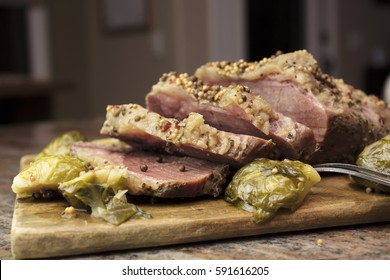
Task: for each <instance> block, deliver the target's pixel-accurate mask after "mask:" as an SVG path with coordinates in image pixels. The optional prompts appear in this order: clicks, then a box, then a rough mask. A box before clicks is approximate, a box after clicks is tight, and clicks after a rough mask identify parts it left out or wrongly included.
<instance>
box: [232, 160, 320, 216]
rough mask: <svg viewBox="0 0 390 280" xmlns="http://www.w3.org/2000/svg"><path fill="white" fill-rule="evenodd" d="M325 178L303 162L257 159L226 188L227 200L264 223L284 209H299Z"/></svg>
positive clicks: (237, 174)
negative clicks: (313, 188) (311, 190)
mask: <svg viewBox="0 0 390 280" xmlns="http://www.w3.org/2000/svg"><path fill="white" fill-rule="evenodd" d="M320 180H321V177H320V176H319V174H318V173H317V171H315V169H314V168H313V167H311V166H310V165H307V164H304V163H302V162H300V161H290V160H283V161H276V160H270V159H265V158H261V159H256V160H254V161H253V162H251V163H249V164H248V165H246V166H244V167H242V168H241V169H240V170H239V171H238V172H237V173H236V174H235V175H234V177H233V179H232V181H231V182H230V184H229V185H228V187H227V188H226V190H225V199H226V201H228V202H230V203H233V204H234V205H236V206H237V207H239V208H241V209H243V210H245V211H248V212H251V213H253V220H254V221H255V222H256V223H262V222H265V221H267V220H269V219H271V218H272V217H273V216H274V215H275V213H276V211H277V210H278V209H279V208H280V207H283V208H290V209H291V210H295V209H296V208H298V207H299V206H300V205H301V204H302V202H303V200H304V198H305V197H306V195H307V193H308V192H309V190H310V188H311V186H313V185H314V184H316V183H318V182H319V181H320Z"/></svg>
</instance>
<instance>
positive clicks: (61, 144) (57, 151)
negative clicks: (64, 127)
mask: <svg viewBox="0 0 390 280" xmlns="http://www.w3.org/2000/svg"><path fill="white" fill-rule="evenodd" d="M78 141H87V137H85V136H84V135H82V134H81V133H79V132H77V131H69V132H65V133H64V134H62V135H60V136H58V137H56V138H55V139H53V140H52V141H50V143H49V144H47V146H46V147H45V148H44V149H43V150H42V151H41V152H40V153H39V154H38V156H37V159H39V158H41V157H44V156H48V155H69V154H70V147H71V146H72V144H73V143H75V142H78Z"/></svg>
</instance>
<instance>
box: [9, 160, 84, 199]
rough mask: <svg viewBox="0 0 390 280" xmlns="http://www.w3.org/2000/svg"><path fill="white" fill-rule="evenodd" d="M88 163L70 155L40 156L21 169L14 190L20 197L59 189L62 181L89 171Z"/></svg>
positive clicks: (13, 185) (14, 182) (15, 179)
mask: <svg viewBox="0 0 390 280" xmlns="http://www.w3.org/2000/svg"><path fill="white" fill-rule="evenodd" d="M88 170H89V169H88V166H87V164H86V163H85V162H84V161H82V160H80V159H78V158H75V157H71V156H68V155H50V156H44V157H40V158H39V159H37V160H36V161H34V162H32V163H31V164H30V165H29V166H28V167H27V168H25V169H24V170H23V171H21V172H20V173H19V174H18V175H17V176H16V177H15V178H14V180H13V183H12V186H11V188H12V190H13V191H14V192H15V193H16V194H18V196H19V197H27V196H32V195H33V194H35V193H42V192H44V191H47V190H54V191H56V190H57V189H58V186H59V184H60V183H62V182H66V181H69V180H71V179H73V178H76V177H78V176H79V175H80V172H82V171H84V172H85V171H88Z"/></svg>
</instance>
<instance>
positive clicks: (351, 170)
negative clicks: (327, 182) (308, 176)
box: [313, 163, 390, 192]
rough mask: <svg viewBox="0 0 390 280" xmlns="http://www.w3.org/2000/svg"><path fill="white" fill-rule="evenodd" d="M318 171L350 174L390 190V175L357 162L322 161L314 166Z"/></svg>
mask: <svg viewBox="0 0 390 280" xmlns="http://www.w3.org/2000/svg"><path fill="white" fill-rule="evenodd" d="M313 167H314V169H315V170H317V172H334V173H341V174H348V175H352V176H355V177H359V178H362V179H366V180H369V181H372V182H375V183H378V184H381V185H382V186H383V189H386V190H387V192H390V175H387V174H384V173H381V172H378V171H375V170H372V169H369V168H366V167H362V166H359V165H355V164H347V163H322V164H316V165H314V166H313Z"/></svg>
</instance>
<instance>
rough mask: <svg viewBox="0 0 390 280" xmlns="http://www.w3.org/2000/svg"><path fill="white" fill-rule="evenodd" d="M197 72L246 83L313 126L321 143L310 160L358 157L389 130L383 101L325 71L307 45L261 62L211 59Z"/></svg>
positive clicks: (217, 81) (216, 79) (389, 119)
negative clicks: (307, 49)
mask: <svg viewBox="0 0 390 280" xmlns="http://www.w3.org/2000/svg"><path fill="white" fill-rule="evenodd" d="M195 75H196V76H197V77H198V78H200V79H202V80H204V81H205V82H208V83H210V84H219V85H224V86H227V85H231V84H242V85H246V86H248V87H249V88H250V89H251V90H252V91H253V92H254V93H255V94H257V95H260V96H261V97H263V98H264V99H265V100H267V102H268V103H269V104H271V106H272V107H273V108H274V109H275V110H276V111H278V112H281V113H282V114H284V115H286V116H289V117H291V118H292V119H294V120H295V121H297V122H300V123H302V124H304V125H306V126H308V127H310V128H311V129H312V130H313V132H314V135H315V139H316V141H317V143H318V149H317V151H316V153H314V155H313V156H312V158H311V159H310V160H309V162H311V163H318V162H330V161H336V162H354V161H355V159H356V157H357V155H358V154H359V153H360V151H361V150H362V149H363V148H364V147H365V146H366V145H367V144H369V143H371V142H373V141H375V140H377V139H379V138H381V137H383V136H384V135H386V134H388V133H390V111H389V109H388V108H387V107H386V105H385V104H384V102H383V101H381V100H379V99H378V98H376V97H373V96H367V95H366V94H364V93H363V92H362V91H360V90H357V89H355V88H353V87H352V86H350V85H348V84H345V83H344V81H343V80H340V79H335V78H334V77H331V76H330V75H327V74H324V73H323V72H322V71H321V69H320V68H319V67H318V64H317V62H316V61H315V59H314V58H313V57H312V56H311V55H310V54H309V53H308V52H307V51H304V50H302V51H297V52H293V53H287V54H277V55H275V56H272V57H270V58H265V59H263V60H261V61H258V62H245V61H242V60H241V61H238V62H234V63H232V62H226V61H223V62H212V63H208V64H206V65H203V66H201V67H200V68H198V69H197V70H196V73H195Z"/></svg>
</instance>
